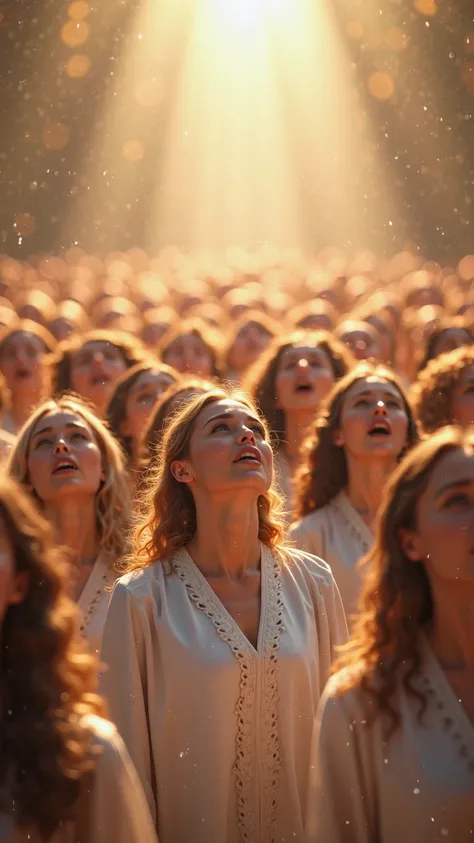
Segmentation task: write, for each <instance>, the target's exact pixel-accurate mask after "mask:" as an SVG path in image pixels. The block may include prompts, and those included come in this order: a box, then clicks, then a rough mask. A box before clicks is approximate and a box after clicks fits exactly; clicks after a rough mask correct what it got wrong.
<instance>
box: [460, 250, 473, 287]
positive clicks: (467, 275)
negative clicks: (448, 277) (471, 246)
mask: <svg viewBox="0 0 474 843" xmlns="http://www.w3.org/2000/svg"><path fill="white" fill-rule="evenodd" d="M458 274H459V276H460V277H461V278H462V280H463V281H470V280H471V278H474V255H466V257H465V258H462V260H460V261H459V265H458Z"/></svg>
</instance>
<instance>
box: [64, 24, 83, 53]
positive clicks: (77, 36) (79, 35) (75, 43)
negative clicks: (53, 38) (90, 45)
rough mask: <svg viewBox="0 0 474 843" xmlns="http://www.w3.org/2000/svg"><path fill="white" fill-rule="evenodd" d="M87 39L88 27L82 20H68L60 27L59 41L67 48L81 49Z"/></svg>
mask: <svg viewBox="0 0 474 843" xmlns="http://www.w3.org/2000/svg"><path fill="white" fill-rule="evenodd" d="M88 37H89V26H88V24H87V23H86V21H84V20H79V21H75V20H68V21H67V23H65V24H64V25H63V26H62V27H61V40H62V42H63V43H64V44H66V46H67V47H82V45H83V44H85V43H86V41H87V39H88Z"/></svg>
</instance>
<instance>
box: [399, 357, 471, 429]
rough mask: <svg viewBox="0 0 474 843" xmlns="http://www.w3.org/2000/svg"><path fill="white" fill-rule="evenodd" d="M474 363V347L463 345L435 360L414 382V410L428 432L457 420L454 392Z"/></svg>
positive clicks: (412, 392) (412, 396) (411, 396)
mask: <svg viewBox="0 0 474 843" xmlns="http://www.w3.org/2000/svg"><path fill="white" fill-rule="evenodd" d="M471 366H474V347H473V346H461V348H456V349H455V350H454V351H448V352H447V353H446V354H440V356H439V357H436V358H435V359H434V360H431V361H430V362H429V363H428V364H427V366H426V368H424V369H423V371H422V372H420V373H419V375H418V377H417V379H416V381H415V382H414V383H413V384H412V387H411V390H410V398H411V403H412V406H413V411H414V413H415V415H416V417H417V419H418V421H419V423H420V425H421V428H422V430H423V432H424V433H433V432H434V431H435V430H439V428H440V427H445V426H446V425H448V424H452V423H453V421H454V420H453V418H452V415H451V412H452V410H451V403H452V397H453V392H454V389H455V387H456V386H457V384H458V383H459V381H460V380H461V378H462V376H463V375H464V373H465V372H466V371H467V370H468V369H470V368H471Z"/></svg>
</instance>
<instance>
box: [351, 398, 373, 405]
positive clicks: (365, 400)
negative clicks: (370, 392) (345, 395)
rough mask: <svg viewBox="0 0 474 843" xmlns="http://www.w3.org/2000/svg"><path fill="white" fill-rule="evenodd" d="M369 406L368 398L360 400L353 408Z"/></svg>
mask: <svg viewBox="0 0 474 843" xmlns="http://www.w3.org/2000/svg"><path fill="white" fill-rule="evenodd" d="M369 404H370V401H369V399H368V398H360V399H359V400H358V401H356V402H355V404H354V406H355V407H368V406H369Z"/></svg>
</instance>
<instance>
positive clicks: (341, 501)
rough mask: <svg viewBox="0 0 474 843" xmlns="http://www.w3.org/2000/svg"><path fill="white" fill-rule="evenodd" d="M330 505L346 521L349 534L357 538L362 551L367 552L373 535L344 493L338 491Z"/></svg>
mask: <svg viewBox="0 0 474 843" xmlns="http://www.w3.org/2000/svg"><path fill="white" fill-rule="evenodd" d="M330 506H332V507H333V508H334V509H335V510H339V512H340V513H341V514H342V516H343V517H344V518H345V520H346V522H347V526H348V527H349V530H350V532H351V535H353V536H355V537H356V538H357V539H358V540H359V542H360V544H361V545H362V547H363V550H364V553H368V552H369V550H370V548H371V547H372V544H373V541H374V535H373V533H372V531H371V530H370V528H369V527H368V526H367V524H366V523H365V521H364V519H363V518H361V516H360V515H359V513H358V512H357V510H356V509H355V507H353V506H352V504H351V502H350V500H349V498H348V497H347V495H346V493H345V492H340V494H339V495H338V496H337V497H336V498H334V500H333V501H331V503H330Z"/></svg>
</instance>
